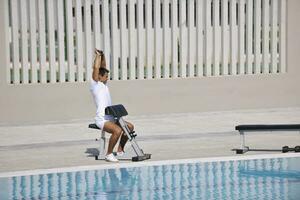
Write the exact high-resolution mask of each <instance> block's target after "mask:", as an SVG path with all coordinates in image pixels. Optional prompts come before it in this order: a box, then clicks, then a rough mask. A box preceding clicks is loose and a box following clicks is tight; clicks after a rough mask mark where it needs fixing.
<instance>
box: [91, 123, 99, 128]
mask: <svg viewBox="0 0 300 200" xmlns="http://www.w3.org/2000/svg"><path fill="white" fill-rule="evenodd" d="M89 128H93V129H100V128H99V127H98V126H97V125H96V124H89Z"/></svg>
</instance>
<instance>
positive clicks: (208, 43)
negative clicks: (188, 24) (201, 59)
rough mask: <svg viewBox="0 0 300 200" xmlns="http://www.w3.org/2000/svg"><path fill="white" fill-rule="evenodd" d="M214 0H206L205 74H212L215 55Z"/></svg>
mask: <svg viewBox="0 0 300 200" xmlns="http://www.w3.org/2000/svg"><path fill="white" fill-rule="evenodd" d="M211 4H212V0H205V8H204V9H205V11H204V13H205V39H204V41H205V46H204V51H205V70H204V74H205V76H211V75H212V70H211V65H212V56H213V48H212V47H213V41H212V21H211V20H212V18H211Z"/></svg>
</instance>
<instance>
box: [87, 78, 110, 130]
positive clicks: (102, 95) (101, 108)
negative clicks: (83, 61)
mask: <svg viewBox="0 0 300 200" xmlns="http://www.w3.org/2000/svg"><path fill="white" fill-rule="evenodd" d="M90 91H91V93H92V95H93V99H94V102H95V104H96V108H97V111H96V117H95V122H96V124H97V126H98V127H99V128H101V129H103V126H104V123H105V122H106V121H108V120H109V121H113V120H114V118H113V116H111V115H105V108H106V107H107V106H111V97H110V93H109V89H108V87H107V85H105V84H103V83H102V82H100V81H97V82H96V81H94V80H93V79H92V80H91V85H90Z"/></svg>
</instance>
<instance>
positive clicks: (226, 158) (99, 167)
mask: <svg viewBox="0 0 300 200" xmlns="http://www.w3.org/2000/svg"><path fill="white" fill-rule="evenodd" d="M292 157H300V153H285V154H261V155H241V156H224V157H205V158H189V159H177V160H159V161H145V162H130V163H109V164H101V165H82V166H75V167H62V168H50V169H34V170H23V171H14V172H0V178H9V177H16V176H30V175H39V174H51V173H63V172H77V171H88V170H102V169H118V168H132V167H145V166H161V165H172V164H192V163H199V162H200V163H206V162H220V161H237V160H254V159H271V158H292Z"/></svg>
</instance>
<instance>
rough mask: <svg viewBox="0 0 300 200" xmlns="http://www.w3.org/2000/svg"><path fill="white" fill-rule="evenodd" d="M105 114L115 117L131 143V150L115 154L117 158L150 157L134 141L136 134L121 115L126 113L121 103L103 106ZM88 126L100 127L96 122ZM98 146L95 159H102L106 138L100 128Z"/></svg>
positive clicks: (104, 152)
mask: <svg viewBox="0 0 300 200" xmlns="http://www.w3.org/2000/svg"><path fill="white" fill-rule="evenodd" d="M105 114H106V115H112V116H113V117H114V118H115V119H116V123H117V124H118V125H119V126H120V127H121V128H122V130H123V131H124V133H125V134H126V135H127V137H128V141H129V142H130V143H131V147H132V149H133V152H130V151H128V152H127V151H125V153H124V155H122V156H117V155H116V154H115V156H116V158H117V159H119V160H132V161H143V160H147V159H150V158H151V154H145V153H144V152H143V150H142V149H141V148H140V147H139V145H138V144H137V142H136V141H135V137H136V136H137V135H136V134H135V132H134V131H132V132H131V131H130V129H129V127H128V126H127V123H126V122H125V121H124V119H123V116H126V115H128V113H127V111H126V109H125V107H124V106H123V105H122V104H118V105H113V106H108V107H106V108H105ZM89 128H92V129H99V130H100V128H99V127H98V126H97V125H96V124H89ZM99 140H100V148H99V154H98V155H95V159H96V160H104V159H105V154H106V147H105V146H106V138H105V132H104V131H103V130H102V132H101V137H100V139H99Z"/></svg>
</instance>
